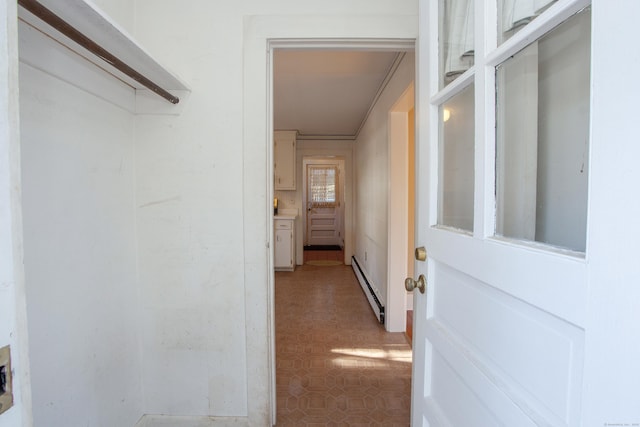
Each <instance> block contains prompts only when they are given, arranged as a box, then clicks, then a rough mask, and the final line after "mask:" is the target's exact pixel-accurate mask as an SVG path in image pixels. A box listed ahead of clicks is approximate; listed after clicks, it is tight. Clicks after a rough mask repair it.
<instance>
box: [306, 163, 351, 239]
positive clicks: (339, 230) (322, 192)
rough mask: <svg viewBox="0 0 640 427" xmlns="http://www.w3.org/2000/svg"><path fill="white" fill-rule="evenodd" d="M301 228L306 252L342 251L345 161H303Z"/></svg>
mask: <svg viewBox="0 0 640 427" xmlns="http://www.w3.org/2000/svg"><path fill="white" fill-rule="evenodd" d="M302 171H303V173H302V178H303V183H302V204H303V206H304V209H303V211H302V224H303V227H304V229H303V235H304V246H305V249H309V248H314V247H315V248H316V249H321V250H322V249H331V248H334V250H342V249H343V248H344V205H345V201H344V193H345V191H344V187H345V186H344V177H345V175H346V174H345V171H344V159H340V158H337V157H304V158H303V159H302Z"/></svg>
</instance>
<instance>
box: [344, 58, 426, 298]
mask: <svg viewBox="0 0 640 427" xmlns="http://www.w3.org/2000/svg"><path fill="white" fill-rule="evenodd" d="M414 76H415V59H414V55H413V54H412V53H408V54H407V55H405V57H404V59H403V60H402V62H401V63H400V65H399V67H398V69H397V70H396V72H395V74H394V75H393V77H392V79H391V80H390V81H389V84H388V85H387V87H386V88H385V90H384V92H383V93H382V95H381V96H380V98H379V99H378V102H377V103H376V105H375V107H374V108H373V110H372V111H371V114H370V115H369V117H368V119H367V122H366V123H365V125H364V126H363V127H362V130H361V131H360V135H359V136H358V139H357V141H356V144H355V149H354V156H355V157H354V163H355V188H356V189H357V191H356V193H355V200H356V202H355V213H354V215H355V221H354V223H355V251H354V252H355V256H356V258H357V259H358V263H359V264H360V266H361V267H362V269H363V270H364V271H365V272H366V274H367V278H368V279H369V281H370V284H371V285H372V287H373V288H375V290H376V291H377V293H378V295H379V297H380V299H381V300H382V302H383V303H385V302H386V301H387V252H388V248H387V244H388V242H387V240H388V239H387V237H388V236H387V223H388V212H387V201H388V195H389V149H390V147H389V112H390V111H391V109H392V107H393V105H394V104H395V103H396V102H397V101H398V99H399V98H400V97H401V96H402V94H403V93H404V91H405V90H406V89H407V87H409V85H410V84H411V82H413V79H414Z"/></svg>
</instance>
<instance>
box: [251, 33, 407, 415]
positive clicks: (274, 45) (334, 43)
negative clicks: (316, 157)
mask: <svg viewBox="0 0 640 427" xmlns="http://www.w3.org/2000/svg"><path fill="white" fill-rule="evenodd" d="M404 31H407V32H408V33H411V28H405V29H404ZM265 41H266V44H267V61H266V62H267V64H266V65H267V67H266V68H267V76H266V77H267V79H266V81H267V100H266V101H267V102H266V109H267V111H266V112H267V115H266V116H267V117H266V118H267V126H266V132H267V133H266V135H265V140H266V141H267V165H266V166H267V167H266V182H267V183H269V184H268V192H267V197H266V209H265V211H266V221H267V229H268V235H267V248H273V203H272V200H273V197H274V191H275V190H274V184H273V179H272V175H273V131H274V129H273V53H274V50H275V49H308V50H311V49H335V50H337V49H340V50H378V51H406V50H410V51H415V50H416V42H417V31H416V33H415V34H413V35H410V36H409V37H402V36H400V35H399V37H392V38H373V37H371V38H368V37H364V38H358V39H354V38H335V39H326V38H321V37H318V38H314V37H311V38H307V39H298V38H286V37H283V38H278V37H265ZM416 76H417V72H416ZM303 173H304V171H303ZM345 240H346V239H345ZM348 256H349V254H348V253H347V247H346V246H345V259H346V258H347V257H348ZM267 266H268V268H269V271H270V273H269V275H268V295H267V298H268V323H269V337H268V340H269V360H268V369H269V373H270V375H269V383H270V384H269V388H268V393H269V402H270V405H269V406H270V407H269V410H270V412H271V422H272V425H275V424H276V414H277V409H276V364H275V274H274V268H273V250H272V249H270V250H268V251H267ZM247 338H248V339H250V338H249V337H247Z"/></svg>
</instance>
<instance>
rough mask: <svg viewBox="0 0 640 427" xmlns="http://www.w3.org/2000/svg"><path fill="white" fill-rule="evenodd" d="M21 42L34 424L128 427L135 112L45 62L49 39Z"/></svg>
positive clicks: (137, 409)
mask: <svg viewBox="0 0 640 427" xmlns="http://www.w3.org/2000/svg"><path fill="white" fill-rule="evenodd" d="M21 27H22V25H21ZM23 29H24V28H21V31H22V30H23ZM32 35H33V34H32ZM25 40H27V39H26V38H25V39H23V38H21V45H20V51H21V54H23V55H24V56H25V57H29V58H31V59H33V58H38V60H37V62H38V63H37V64H33V65H35V66H36V67H38V68H36V67H34V66H33V65H27V64H26V63H23V62H21V64H20V119H21V145H22V176H23V211H24V252H25V276H26V287H27V311H28V319H29V346H30V356H31V381H32V386H33V416H34V422H35V425H46V426H69V425H104V426H116V425H117V426H131V425H133V424H134V423H135V422H136V421H137V420H138V419H139V418H140V416H141V415H142V389H141V380H140V371H141V360H140V352H139V343H138V339H139V337H138V314H137V313H138V305H139V299H138V289H137V272H136V241H135V239H136V230H135V221H134V197H135V194H134V173H133V171H134V157H133V137H134V117H133V116H132V115H131V114H130V113H128V112H127V111H126V110H124V109H122V108H121V107H118V106H115V105H113V104H111V103H108V102H106V101H104V100H103V99H102V98H100V97H98V96H95V95H93V94H90V93H87V92H85V91H83V90H81V89H79V88H78V87H79V86H80V85H78V86H76V85H73V84H70V83H67V82H66V81H64V80H62V79H61V78H59V77H58V76H54V75H52V74H49V73H47V72H44V71H41V70H52V69H56V68H57V67H53V66H52V64H50V63H49V62H48V61H50V60H52V58H54V59H53V60H58V59H59V57H58V56H56V55H54V54H52V50H51V49H53V47H52V45H51V44H50V40H49V39H48V38H46V37H43V36H41V35H39V36H38V37H36V38H33V37H31V38H28V42H27V41H25ZM23 41H24V42H23ZM59 49H60V52H59V53H61V54H62V55H69V53H68V51H66V49H64V48H59ZM60 63H62V64H65V67H66V68H67V70H66V71H67V72H68V74H67V75H66V77H67V78H69V76H75V78H76V79H77V78H78V77H79V76H82V75H85V73H90V74H93V76H94V79H93V84H94V88H95V89H96V91H99V90H100V89H101V88H102V89H104V90H110V85H111V84H113V78H112V77H111V76H108V75H106V74H105V73H103V72H101V71H97V70H96V69H95V68H94V67H90V66H89V65H88V63H87V62H85V61H74V60H72V59H69V60H67V61H62V62H60ZM60 63H59V64H58V65H60ZM83 64H84V65H83ZM72 80H73V78H72ZM128 91H129V92H130V91H131V89H128ZM131 99H132V98H130V97H126V98H125V99H122V102H123V103H126V102H128V101H130V100H131ZM131 107H133V106H131Z"/></svg>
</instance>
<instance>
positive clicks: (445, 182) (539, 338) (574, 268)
mask: <svg viewBox="0 0 640 427" xmlns="http://www.w3.org/2000/svg"><path fill="white" fill-rule="evenodd" d="M468 1H469V2H470V3H471V7H470V8H466V7H465V8H462V7H460V5H459V4H457V3H465V1H463V0H456V1H447V0H443V1H440V2H432V1H422V2H421V5H420V7H421V11H420V20H421V22H420V26H421V28H423V29H425V31H424V32H422V33H421V40H420V43H419V45H420V51H419V81H420V82H421V85H420V86H419V88H418V108H419V114H418V117H419V119H418V138H417V156H416V157H417V171H416V180H417V192H418V194H417V196H418V197H417V215H416V230H417V238H416V244H418V245H423V246H425V247H426V250H427V254H428V256H427V260H426V261H424V262H421V261H416V264H415V266H416V268H415V271H416V275H419V274H424V275H425V276H426V277H427V290H426V292H425V293H424V294H421V293H418V292H416V293H415V296H414V319H415V328H414V361H415V363H414V376H413V397H412V402H413V404H412V407H413V409H412V425H413V426H494V425H495V426H497V425H503V426H519V427H525V426H537V425H549V426H579V425H581V413H582V408H581V404H582V387H583V376H584V375H583V369H584V366H585V363H584V357H585V327H586V310H587V298H588V293H587V273H588V270H587V263H586V261H585V260H586V254H585V247H584V241H585V238H586V237H585V236H586V227H578V228H579V229H578V231H577V232H576V233H575V234H576V235H575V236H571V237H572V238H571V239H569V238H567V239H565V238H564V237H563V236H562V235H560V234H558V233H556V234H554V233H553V232H549V231H548V230H553V229H556V228H558V229H562V227H558V225H560V226H561V225H562V223H560V224H558V223H557V221H567V219H566V218H570V219H569V221H571V218H575V221H576V222H580V221H581V222H582V223H584V222H585V221H586V220H585V218H586V216H587V213H588V212H587V206H586V204H585V205H584V206H583V205H580V204H579V203H578V202H576V203H571V206H570V207H566V206H560V205H558V204H554V201H555V200H556V198H557V197H558V195H557V194H556V193H555V192H554V191H556V190H557V185H556V186H555V187H554V185H546V184H545V183H547V181H548V180H550V179H554V173H556V172H555V169H554V168H556V167H557V168H558V169H559V170H561V171H562V172H566V171H572V170H574V169H575V171H576V184H575V187H572V188H569V189H568V193H569V195H565V196H564V197H565V198H566V197H571V194H574V193H577V192H581V191H585V192H586V191H587V190H586V184H585V183H586V182H587V181H588V179H587V177H588V176H589V170H588V164H589V160H588V153H589V147H588V143H587V142H585V141H584V140H582V141H581V143H582V145H581V146H580V147H577V148H575V149H574V148H571V147H570V146H569V145H570V144H568V143H567V147H568V148H567V149H566V150H565V151H566V153H562V154H554V156H553V161H549V162H545V156H546V154H545V150H546V149H547V148H545V147H547V146H549V145H551V146H553V147H557V146H558V143H557V142H556V141H565V140H566V139H567V138H566V137H565V135H567V134H568V135H582V136H584V134H585V132H587V135H586V139H587V141H588V139H589V135H588V130H589V115H588V108H589V88H588V87H587V88H586V99H587V102H586V110H587V114H586V119H585V118H584V117H580V112H581V111H583V110H584V105H583V101H584V97H583V95H584V92H585V91H584V90H583V88H581V87H580V86H579V85H580V84H581V83H580V82H581V81H586V82H587V83H588V82H589V74H588V73H589V68H590V67H589V57H588V56H587V57H586V59H585V58H584V57H576V58H571V60H570V61H571V63H572V64H578V67H579V65H580V64H583V63H585V64H586V65H585V66H584V67H582V68H581V69H580V70H577V71H576V70H571V72H570V74H571V78H570V79H567V80H566V81H565V80H563V79H565V77H566V76H564V75H563V74H562V73H563V69H564V68H566V67H564V65H565V63H564V62H563V61H564V60H565V57H566V55H567V53H566V52H567V50H569V51H571V52H578V53H576V55H577V56H579V55H580V53H579V52H582V51H584V52H586V54H587V55H588V52H589V45H588V43H589V34H590V16H591V15H590V10H588V9H587V11H585V12H583V13H586V15H585V14H581V13H578V12H580V11H581V10H582V9H583V8H584V7H585V5H586V6H588V2H580V1H574V2H571V1H564V2H558V4H557V5H558V7H551V8H548V9H544V10H542V11H539V13H538V14H537V15H535V16H531V17H530V22H536V26H533V25H532V24H528V25H524V26H522V27H519V28H518V29H519V32H514V30H513V29H512V28H511V27H509V28H508V31H509V32H511V33H510V34H505V35H499V37H498V36H496V33H495V27H497V21H498V18H499V16H498V14H499V13H500V10H501V8H502V7H503V4H502V3H503V2H500V1H499V2H498V14H496V10H495V9H496V8H495V4H494V5H493V8H492V7H490V6H489V5H488V4H489V3H492V2H484V1H477V2H474V1H473V0H468ZM511 3H512V2H511ZM474 5H475V9H474V7H473V6H474ZM504 6H505V7H506V6H507V5H504ZM560 6H561V7H560ZM439 8H442V9H440V10H439ZM458 9H464V10H465V11H467V13H471V14H472V15H471V16H465V19H466V22H470V23H471V25H473V23H475V24H476V30H475V52H474V51H473V50H471V53H470V54H469V49H466V50H465V55H467V56H466V57H465V58H464V60H465V61H461V62H460V63H461V64H463V65H465V64H466V65H465V66H466V67H467V68H465V69H461V70H460V72H459V73H457V74H452V73H447V72H446V67H440V66H439V64H440V63H441V62H442V61H443V59H444V58H446V56H444V55H442V56H441V55H439V54H438V52H443V51H445V52H449V53H450V52H452V51H455V49H453V48H452V47H451V46H447V41H448V38H450V39H451V40H454V39H455V38H456V37H455V35H451V36H450V37H449V36H448V35H447V33H446V31H447V30H448V29H450V28H453V27H455V25H447V19H454V20H455V19H457V18H456V17H455V16H453V17H452V16H451V14H452V13H453V14H454V13H455V10H458ZM474 10H475V13H476V14H479V15H480V16H475V17H474V16H473V11H474ZM469 11H470V12H469ZM492 14H493V15H496V16H492ZM439 17H444V19H442V18H441V19H439ZM478 25H484V26H486V28H478ZM439 26H440V28H439ZM443 26H444V28H442V27H443ZM506 32H507V31H505V33H506ZM507 39H508V42H504V43H503V42H502V40H507ZM532 40H533V42H532ZM585 40H586V41H585ZM471 42H473V40H472V41H471ZM466 43H467V44H469V43H470V42H469V40H467V42H466ZM585 43H586V48H584V47H585ZM532 45H534V47H535V49H533V48H532V49H529V50H527V49H525V48H526V47H527V46H532ZM472 47H473V46H472ZM583 48H584V49H583ZM470 49H471V48H470ZM523 49H524V50H523ZM458 50H459V49H458ZM533 50H535V52H534V53H535V55H533V54H531V52H532V51H533ZM521 51H523V52H525V54H527V55H529V56H527V57H526V58H525V59H519V58H520V57H519V56H518V55H520V54H521V53H520V52H521ZM469 55H471V57H470V58H469ZM474 55H475V59H474V58H473V56H474ZM474 61H475V63H474ZM526 61H529V62H533V63H534V66H532V67H530V69H528V70H527V71H526V76H525V77H522V74H523V73H524V72H522V69H523V66H522V64H523V63H524V62H526ZM580 61H582V62H580ZM463 62H464V63H463ZM532 70H535V71H532ZM532 73H533V74H532ZM536 73H537V74H536ZM581 73H586V77H585V75H584V74H581ZM581 75H582V76H583V77H584V78H582V79H581V78H580V76H581ZM554 85H558V87H562V88H564V89H566V92H563V94H562V97H563V99H562V100H561V101H563V102H560V101H559V100H558V98H556V97H555V96H556V94H557V93H558V92H557V90H558V88H555V89H554V87H555V86H554ZM572 85H574V86H575V87H574V86H572ZM574 89H575V92H576V94H577V95H575V96H574V95H573V94H572V93H571V90H574ZM527 90H529V91H530V92H528V94H529V95H526V94H525V96H531V98H530V99H529V104H530V105H531V106H532V111H535V112H536V114H538V115H540V116H544V115H545V114H549V115H550V119H549V120H547V119H545V117H542V118H540V117H538V116H534V121H533V122H532V123H531V126H530V127H531V128H535V129H536V130H537V137H535V138H533V143H537V144H538V146H537V147H534V148H533V151H535V152H536V153H537V157H536V158H535V159H533V160H531V161H529V160H527V159H524V160H522V159H521V160H520V161H521V162H523V163H524V162H528V163H527V164H530V165H531V166H529V167H527V168H524V167H523V168H519V170H516V171H514V172H513V173H514V174H517V173H523V174H524V173H526V174H528V175H527V176H526V178H527V179H522V178H520V177H515V176H506V177H505V176H503V175H501V173H502V172H501V171H504V170H508V169H509V168H506V167H505V164H510V162H511V161H513V159H512V157H518V156H520V158H522V156H525V155H526V153H528V152H531V151H532V150H531V147H530V145H529V146H527V150H524V149H519V148H518V145H517V143H516V142H514V141H516V140H517V138H512V139H509V135H514V134H515V135H517V133H518V132H517V129H515V130H514V129H512V128H509V126H513V123H516V124H517V123H522V122H523V120H529V119H531V117H532V116H531V115H529V116H527V117H525V118H520V117H516V116H517V114H518V112H519V111H520V112H522V111H523V109H519V110H514V109H513V108H512V109H509V103H508V102H509V100H512V99H517V98H518V96H520V95H522V93H523V92H525V91H527ZM514 94H517V96H516V95H514ZM534 94H535V95H534ZM564 101H566V102H564ZM503 103H504V104H503ZM536 105H543V106H544V108H537V107H536ZM524 114H526V111H524ZM572 114H573V115H572ZM569 115H572V116H571V117H572V119H573V120H572V121H571V120H569V119H567V120H564V118H567V117H568V116H569ZM556 118H560V119H563V120H559V121H558V123H554V122H553V120H555V119H556ZM569 125H570V126H573V127H574V128H573V129H568V130H567V126H569ZM501 138H506V141H503V140H501ZM496 140H498V141H499V142H498V144H496ZM562 143H563V144H564V142H562ZM501 144H502V145H501ZM578 145H579V144H578ZM503 146H506V147H507V148H501V147H503ZM523 153H524V154H523ZM575 157H578V158H582V159H583V161H582V163H580V162H578V164H575V162H574V160H575V159H574V158H575ZM557 163H559V166H558V165H557ZM580 168H581V169H580ZM524 169H526V170H524ZM503 180H507V181H508V183H518V182H525V181H526V185H528V186H529V187H531V185H533V186H534V191H529V193H531V195H530V196H522V194H528V193H524V192H522V191H520V189H518V188H515V189H509V188H508V186H506V185H504V183H503ZM580 180H584V181H580ZM532 181H533V184H532ZM578 181H580V182H578ZM496 188H498V189H500V188H507V190H505V191H504V194H502V193H500V192H496ZM510 194H517V195H518V197H519V198H515V197H510ZM578 195H579V196H581V195H582V193H580V194H578ZM584 196H585V198H586V193H585V194H584ZM532 197H535V198H536V199H535V200H532V199H531V198H532ZM521 199H526V200H521ZM522 206H538V207H539V208H540V206H543V208H544V209H542V210H543V211H545V212H546V211H549V212H552V214H551V215H547V214H546V213H545V212H542V213H541V212H538V213H537V215H536V212H535V211H534V212H533V213H532V216H531V217H527V218H523V217H522V215H520V214H518V213H517V212H522V209H521V207H522ZM567 209H571V210H570V211H569V212H567V211H566V210H567ZM540 210H541V209H539V211H540ZM497 212H498V213H497ZM505 218H506V219H505ZM518 221H526V222H527V223H526V227H527V229H528V230H530V232H528V233H529V234H528V235H526V236H523V235H517V234H516V233H518V231H517V230H520V229H522V228H523V227H520V228H518V227H517V226H513V227H512V226H511V225H510V224H512V223H518ZM554 221H556V222H554ZM503 224H509V226H503ZM516 225H517V224H516ZM571 225H573V224H571ZM512 230H516V231H512ZM545 230H546V231H545ZM543 231H545V232H543ZM563 231H564V230H563ZM563 239H564V240H563ZM574 242H577V243H574Z"/></svg>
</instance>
